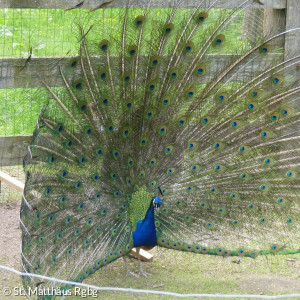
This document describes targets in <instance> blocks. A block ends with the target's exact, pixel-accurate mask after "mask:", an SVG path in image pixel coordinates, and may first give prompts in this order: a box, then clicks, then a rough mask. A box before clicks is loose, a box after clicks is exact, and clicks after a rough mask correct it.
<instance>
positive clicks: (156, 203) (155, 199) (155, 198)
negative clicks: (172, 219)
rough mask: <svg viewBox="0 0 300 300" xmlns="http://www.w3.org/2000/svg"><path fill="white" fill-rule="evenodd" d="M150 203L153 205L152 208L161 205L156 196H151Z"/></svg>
mask: <svg viewBox="0 0 300 300" xmlns="http://www.w3.org/2000/svg"><path fill="white" fill-rule="evenodd" d="M152 203H153V205H154V208H159V207H160V205H161V199H160V198H159V197H157V196H155V197H153V198H152Z"/></svg>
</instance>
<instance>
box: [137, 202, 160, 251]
mask: <svg viewBox="0 0 300 300" xmlns="http://www.w3.org/2000/svg"><path fill="white" fill-rule="evenodd" d="M133 244H134V247H141V246H155V245H156V230H155V220H154V206H153V204H152V202H151V204H150V206H149V208H148V210H147V213H146V215H145V218H144V219H143V220H140V221H138V223H137V224H136V229H135V231H134V232H133Z"/></svg>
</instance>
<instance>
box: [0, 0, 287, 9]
mask: <svg viewBox="0 0 300 300" xmlns="http://www.w3.org/2000/svg"><path fill="white" fill-rule="evenodd" d="M244 1H245V0H219V1H217V2H216V1H215V0H205V1H203V5H202V6H203V7H209V6H210V5H211V4H213V3H214V2H216V3H215V7H220V8H221V7H228V8H232V7H238V6H239V5H240V4H242V3H243V2H244ZM81 2H82V0H0V8H72V7H75V6H76V5H78V4H80V3H81ZM149 2H150V1H149V0H132V1H131V2H130V7H134V8H138V7H148V6H149ZM249 2H251V1H249ZM104 3H107V4H105V5H103V7H111V8H118V7H121V8H122V7H126V6H127V1H126V0H85V1H84V2H83V4H82V5H81V6H80V8H97V7H99V6H101V5H102V4H104ZM174 3H177V2H176V1H174V0H152V1H151V3H150V6H151V7H154V8H160V7H173V6H174ZM199 3H200V0H199V1H195V0H184V1H181V3H180V7H186V8H192V7H196V6H197V5H199ZM260 3H261V4H260ZM262 4H263V5H262ZM252 6H253V8H266V7H270V8H276V9H282V8H286V0H259V1H253V4H252Z"/></svg>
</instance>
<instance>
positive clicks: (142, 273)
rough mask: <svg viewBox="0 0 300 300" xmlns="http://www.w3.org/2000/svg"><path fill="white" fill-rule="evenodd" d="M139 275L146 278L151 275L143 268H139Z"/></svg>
mask: <svg viewBox="0 0 300 300" xmlns="http://www.w3.org/2000/svg"><path fill="white" fill-rule="evenodd" d="M138 274H139V276H141V275H142V276H144V277H147V276H150V275H151V274H150V273H147V272H146V271H144V270H143V268H142V267H140V268H139V273H138Z"/></svg>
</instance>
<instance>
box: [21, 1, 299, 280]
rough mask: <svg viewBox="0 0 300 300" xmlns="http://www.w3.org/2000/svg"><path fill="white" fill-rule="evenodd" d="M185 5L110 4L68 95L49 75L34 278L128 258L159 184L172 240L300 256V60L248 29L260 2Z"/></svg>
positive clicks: (82, 52)
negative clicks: (247, 19) (246, 21)
mask: <svg viewBox="0 0 300 300" xmlns="http://www.w3.org/2000/svg"><path fill="white" fill-rule="evenodd" d="M174 2H176V5H175V6H174V7H172V8H162V9H153V8H150V6H151V1H149V7H148V8H145V9H132V8H127V9H118V10H113V9H112V10H109V9H105V14H106V18H105V19H100V20H99V19H98V20H97V22H96V23H95V24H94V26H93V27H92V28H89V29H84V28H80V29H79V36H80V49H79V55H78V57H75V58H74V59H71V60H70V61H69V63H68V65H67V66H59V67H58V68H59V72H60V80H61V81H62V82H63V87H61V88H56V89H55V88H52V87H50V86H49V85H48V83H47V81H46V79H44V78H41V81H42V83H43V85H44V88H45V89H46V90H48V94H49V103H48V105H47V107H46V108H45V109H44V110H43V112H42V113H41V115H40V118H39V121H38V125H37V127H36V130H35V133H34V139H33V143H32V145H31V146H30V147H29V151H28V154H27V156H26V158H25V161H24V162H25V171H26V185H25V191H24V196H23V202H22V208H21V225H22V230H23V237H22V252H23V253H22V255H23V256H22V257H23V268H24V271H26V272H31V273H40V274H44V275H47V276H51V277H58V278H63V279H68V280H74V281H82V280H83V279H84V278H86V277H87V276H88V275H90V274H92V273H93V272H94V271H95V270H97V269H98V268H100V267H102V266H104V265H105V264H108V263H110V262H112V261H113V260H115V259H117V258H119V257H121V256H123V255H126V254H128V252H129V251H130V250H131V248H132V247H133V241H132V231H133V229H134V227H135V225H136V221H137V220H139V219H141V217H140V214H141V212H143V211H145V210H146V209H147V206H148V205H149V202H150V199H151V196H154V195H157V191H158V189H157V187H158V186H159V187H160V188H161V191H162V193H163V197H161V198H162V208H161V210H160V213H158V214H156V216H155V219H156V227H157V242H158V244H159V245H160V246H163V247H167V248H173V249H178V250H184V251H193V252H197V253H198V252H199V253H209V254H218V255H225V256H226V255H242V256H243V255H245V256H251V257H256V256H257V255H258V254H268V253H275V252H278V253H299V250H300V236H299V232H300V226H299V213H300V207H299V205H300V204H299V196H300V179H299V174H300V164H299V157H300V135H299V125H300V112H299V105H297V102H299V92H300V85H299V72H298V73H297V67H296V66H297V64H299V63H300V56H296V55H294V56H292V57H290V58H289V59H286V60H285V61H283V58H282V56H280V54H279V51H278V49H277V48H276V46H274V45H276V41H277V40H278V39H281V38H282V37H283V36H285V34H286V32H282V33H280V34H269V35H264V36H263V35H261V36H258V35H257V34H255V35H254V34H253V35H251V33H250V34H248V36H247V38H245V37H243V36H242V35H241V34H240V29H241V22H242V19H243V16H244V14H245V10H246V9H247V8H248V7H249V5H250V4H251V3H252V1H245V2H244V3H243V4H242V5H241V6H239V7H238V8H236V9H226V10H224V9H222V10H220V9H216V8H214V5H213V4H211V6H205V1H197V3H199V5H198V6H195V7H194V8H189V9H183V8H180V5H179V4H181V2H182V1H179V0H177V1H174ZM129 4H130V3H129ZM215 4H217V1H215ZM109 17H114V18H116V19H117V20H118V22H119V23H118V24H115V25H114V26H113V28H111V27H110V26H112V25H111V24H110V23H109V22H107V19H109ZM256 25H257V26H260V25H261V24H259V22H258V21H257V24H256ZM292 31H295V32H297V34H300V30H298V29H294V30H292ZM224 51H225V52H224ZM226 52H227V53H228V52H229V54H228V55H223V59H222V60H220V59H219V60H218V61H216V59H215V57H216V56H218V57H219V58H220V57H222V56H221V55H220V54H222V53H226ZM278 58H281V60H280V59H278ZM148 196H149V197H148ZM23 280H24V282H25V285H26V286H36V285H42V286H47V285H55V283H54V282H52V283H51V282H50V283H49V282H40V281H39V280H36V279H33V278H24V279H23Z"/></svg>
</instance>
